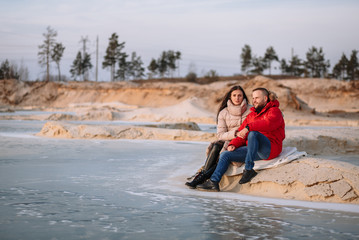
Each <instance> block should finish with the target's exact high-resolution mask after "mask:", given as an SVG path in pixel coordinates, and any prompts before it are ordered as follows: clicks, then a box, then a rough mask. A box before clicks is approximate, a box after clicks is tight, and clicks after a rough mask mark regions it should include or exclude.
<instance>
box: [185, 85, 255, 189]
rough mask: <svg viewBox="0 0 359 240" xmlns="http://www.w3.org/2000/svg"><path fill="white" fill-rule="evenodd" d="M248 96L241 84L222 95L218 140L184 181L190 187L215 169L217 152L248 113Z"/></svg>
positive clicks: (225, 145)
mask: <svg viewBox="0 0 359 240" xmlns="http://www.w3.org/2000/svg"><path fill="white" fill-rule="evenodd" d="M251 107H252V106H250V105H248V98H247V95H246V93H245V92H244V90H243V88H242V87H241V86H239V85H238V86H234V87H232V88H231V89H230V90H229V91H228V92H227V93H226V95H225V96H224V98H223V100H222V103H221V105H220V107H219V109H218V112H217V120H216V122H217V138H218V141H216V142H214V143H211V144H210V145H209V147H208V149H207V159H206V162H205V164H204V166H203V167H202V168H201V169H200V170H199V171H198V172H197V173H196V174H195V175H194V176H193V177H191V178H189V179H192V178H193V180H192V181H191V182H186V185H187V186H188V187H190V188H195V187H196V186H197V185H198V184H201V183H203V182H204V181H205V180H207V179H208V178H209V177H210V176H211V175H212V173H213V171H214V170H215V169H216V165H217V161H218V156H219V153H220V152H221V151H222V150H226V149H227V147H228V143H229V142H230V141H231V140H232V139H233V138H235V137H236V133H237V130H238V128H239V126H240V125H241V124H242V122H243V121H244V119H245V118H246V117H247V115H248V114H249V113H250V111H249V109H250V108H251Z"/></svg>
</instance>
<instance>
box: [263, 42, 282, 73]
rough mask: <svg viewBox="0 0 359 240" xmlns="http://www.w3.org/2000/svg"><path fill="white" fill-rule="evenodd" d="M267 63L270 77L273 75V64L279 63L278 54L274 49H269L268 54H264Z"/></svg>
mask: <svg viewBox="0 0 359 240" xmlns="http://www.w3.org/2000/svg"><path fill="white" fill-rule="evenodd" d="M263 60H264V61H265V62H266V68H269V75H272V62H273V61H274V60H275V61H277V62H278V61H279V60H278V56H277V53H276V52H275V50H274V48H273V47H268V48H267V50H266V53H265V54H264V59H263Z"/></svg>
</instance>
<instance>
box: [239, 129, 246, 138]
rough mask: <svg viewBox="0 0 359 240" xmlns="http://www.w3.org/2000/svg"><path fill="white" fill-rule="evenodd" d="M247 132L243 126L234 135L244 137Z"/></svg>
mask: <svg viewBox="0 0 359 240" xmlns="http://www.w3.org/2000/svg"><path fill="white" fill-rule="evenodd" d="M247 133H248V129H247V128H243V129H242V130H241V131H239V132H237V133H236V136H237V137H240V138H245V137H246V135H247Z"/></svg>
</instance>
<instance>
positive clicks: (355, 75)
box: [0, 26, 359, 81]
mask: <svg viewBox="0 0 359 240" xmlns="http://www.w3.org/2000/svg"><path fill="white" fill-rule="evenodd" d="M43 37H44V40H43V43H42V44H41V45H39V46H38V48H39V51H38V63H39V64H40V65H41V67H42V68H45V77H44V80H45V81H50V78H51V76H50V65H51V64H52V63H54V64H55V65H56V68H57V80H59V81H61V80H63V79H64V78H63V77H62V76H61V71H60V63H61V60H62V57H63V54H64V51H65V46H64V45H63V44H62V43H60V42H57V40H56V37H57V32H56V31H55V30H54V29H52V28H51V27H50V26H48V27H47V28H46V32H45V33H43ZM81 41H82V42H83V48H82V50H79V51H78V52H77V54H76V56H75V59H74V60H73V63H72V65H71V68H70V74H71V78H72V79H74V80H88V79H89V77H88V75H89V71H90V69H91V68H93V65H92V63H91V54H89V53H88V52H87V49H86V46H85V44H86V41H87V38H82V39H81ZM124 48H125V42H119V39H118V35H117V34H116V33H113V34H112V35H111V36H110V38H109V42H108V46H107V48H106V55H105V56H104V59H103V61H102V68H103V69H109V71H110V76H111V81H124V80H133V79H142V78H143V77H145V67H144V64H143V62H142V60H141V57H140V56H137V53H136V52H132V53H131V54H130V55H129V54H127V53H126V52H125V51H124ZM357 53H358V51H357V50H353V51H352V53H351V55H350V56H349V58H348V57H347V56H346V55H345V54H344V53H343V55H342V57H341V59H340V60H339V61H338V63H336V64H335V65H334V67H333V68H332V71H331V73H329V70H330V62H329V60H326V59H325V56H324V51H323V49H322V48H321V47H320V48H317V47H314V46H313V47H311V48H309V49H308V51H307V53H306V59H304V60H303V59H300V58H299V57H298V55H292V56H291V59H289V60H288V61H287V60H286V59H284V58H282V59H279V57H278V55H277V53H276V51H275V50H274V48H273V47H272V46H270V47H268V48H267V49H266V51H265V53H264V55H263V56H256V55H253V54H252V49H251V47H250V46H249V45H248V44H245V45H244V47H243V48H242V52H241V54H240V62H241V71H242V73H243V74H245V75H246V74H263V72H264V71H265V70H268V71H269V75H271V74H272V66H273V63H275V62H277V64H279V66H280V67H279V68H280V71H281V73H282V74H283V75H291V76H297V77H315V78H317V77H327V78H336V79H340V80H357V79H359V63H358V58H357ZM181 56H182V53H181V52H180V51H173V50H168V51H163V52H162V53H161V54H160V56H159V57H158V58H157V59H156V58H152V59H151V61H150V63H149V65H148V66H147V70H148V73H147V75H148V77H149V78H155V77H161V78H163V77H173V76H174V72H175V70H176V69H178V68H179V61H180V59H181ZM211 71H212V72H211ZM211 71H210V72H209V73H208V74H209V75H210V74H212V75H213V73H214V75H217V74H216V72H215V70H211ZM189 74H190V73H189ZM28 75H29V74H28V70H27V68H24V67H23V66H21V67H20V68H18V67H17V66H16V65H15V64H11V63H9V61H8V60H5V61H4V62H2V63H0V79H8V78H16V79H21V80H26V77H27V78H28Z"/></svg>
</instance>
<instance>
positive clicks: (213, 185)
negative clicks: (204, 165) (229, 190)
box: [197, 179, 219, 192]
mask: <svg viewBox="0 0 359 240" xmlns="http://www.w3.org/2000/svg"><path fill="white" fill-rule="evenodd" d="M197 189H198V190H204V191H211V192H219V184H218V182H213V181H212V180H211V179H207V181H205V182H204V183H202V184H199V185H197Z"/></svg>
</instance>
